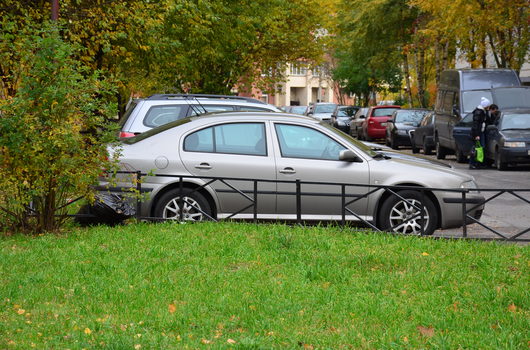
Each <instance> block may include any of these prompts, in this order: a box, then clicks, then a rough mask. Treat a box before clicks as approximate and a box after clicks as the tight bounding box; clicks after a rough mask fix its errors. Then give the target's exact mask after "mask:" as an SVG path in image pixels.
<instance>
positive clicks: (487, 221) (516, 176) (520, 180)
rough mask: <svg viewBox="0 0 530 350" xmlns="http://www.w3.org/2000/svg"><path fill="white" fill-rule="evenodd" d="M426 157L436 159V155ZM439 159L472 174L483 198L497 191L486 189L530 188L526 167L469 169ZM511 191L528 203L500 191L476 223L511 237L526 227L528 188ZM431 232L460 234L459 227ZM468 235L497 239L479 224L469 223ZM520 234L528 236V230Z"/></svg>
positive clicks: (529, 218) (452, 159) (529, 223)
mask: <svg viewBox="0 0 530 350" xmlns="http://www.w3.org/2000/svg"><path fill="white" fill-rule="evenodd" d="M400 151H402V152H405V153H411V154H412V152H411V150H410V149H401V150H400ZM427 157H432V158H433V159H435V158H436V156H427ZM442 161H443V162H445V163H448V164H450V165H452V166H453V167H454V168H456V169H458V170H460V171H462V172H464V173H467V174H470V175H472V176H473V177H474V178H475V180H476V182H477V184H478V186H479V188H481V189H483V191H482V192H483V195H484V197H486V198H490V197H492V196H494V195H496V194H498V193H499V191H487V189H497V190H499V189H514V190H521V189H528V190H530V166H519V167H514V168H509V170H506V171H499V170H497V169H493V168H488V169H469V167H468V165H467V164H461V163H457V162H456V158H455V156H451V155H449V156H447V157H446V159H445V160H442ZM515 193H516V194H517V195H519V196H521V197H523V198H525V199H526V200H528V201H529V202H528V203H527V202H525V201H524V200H522V199H519V198H517V197H515V196H514V195H511V194H508V193H504V194H502V195H500V196H498V197H496V198H495V199H493V200H492V201H490V202H488V203H487V204H486V207H485V210H484V213H483V215H482V218H481V220H480V222H482V223H483V224H484V225H486V226H488V227H491V228H494V229H495V230H497V231H498V232H500V233H503V234H505V235H507V236H512V235H514V234H517V233H519V232H521V231H523V230H525V229H528V228H530V191H528V192H522V191H516V192H515ZM435 235H443V236H448V235H449V236H456V237H461V235H462V228H459V229H451V230H439V231H437V232H436V234H435ZM468 235H469V236H470V237H488V238H500V237H499V236H497V235H496V234H494V233H492V232H490V231H489V230H488V229H486V228H484V227H482V226H480V225H479V224H473V225H469V226H468ZM520 237H521V238H523V239H530V232H527V233H525V234H524V235H522V236H520Z"/></svg>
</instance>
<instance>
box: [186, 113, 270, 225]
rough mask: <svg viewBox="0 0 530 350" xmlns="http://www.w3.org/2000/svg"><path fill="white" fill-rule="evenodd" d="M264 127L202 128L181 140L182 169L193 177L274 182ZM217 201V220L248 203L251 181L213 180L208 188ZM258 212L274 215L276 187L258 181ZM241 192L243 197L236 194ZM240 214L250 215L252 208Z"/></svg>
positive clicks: (250, 124)
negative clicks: (215, 194)
mask: <svg viewBox="0 0 530 350" xmlns="http://www.w3.org/2000/svg"><path fill="white" fill-rule="evenodd" d="M268 134H269V132H268V131H267V128H266V125H265V123H264V122H263V121H261V122H258V121H256V122H228V123H220V124H215V125H209V126H207V127H202V128H201V129H199V130H194V131H192V132H190V133H188V134H186V135H185V136H184V137H183V142H182V147H181V151H180V155H181V159H182V162H183V164H184V166H185V167H186V169H187V170H188V171H189V172H190V173H191V174H192V175H194V176H208V177H222V178H243V179H259V180H261V179H265V180H275V179H276V171H275V163H274V157H273V152H272V149H271V145H270V142H269V140H270V136H269V135H268ZM210 186H211V187H212V188H213V189H214V190H215V192H216V193H217V196H218V200H219V208H217V209H218V213H221V214H222V215H219V217H222V216H226V215H223V214H232V213H236V212H239V211H240V210H241V209H243V208H245V207H246V206H248V205H250V204H252V201H251V200H249V199H248V198H246V197H245V195H246V196H249V197H251V198H253V191H254V182H253V181H243V180H226V181H215V182H214V183H212V184H211V185H210ZM258 190H259V191H263V192H266V193H264V194H260V195H259V196H258V212H259V213H261V214H275V212H276V194H275V192H276V184H275V183H274V182H259V183H258ZM238 191H239V192H242V193H243V194H244V195H243V194H241V193H239V192H238ZM243 213H247V214H249V215H251V214H250V213H253V207H250V208H247V209H246V210H244V211H243ZM247 216H248V215H247Z"/></svg>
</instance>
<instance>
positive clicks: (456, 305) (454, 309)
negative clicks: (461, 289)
mask: <svg viewBox="0 0 530 350" xmlns="http://www.w3.org/2000/svg"><path fill="white" fill-rule="evenodd" d="M458 310H459V309H458V302H456V303H453V311H458Z"/></svg>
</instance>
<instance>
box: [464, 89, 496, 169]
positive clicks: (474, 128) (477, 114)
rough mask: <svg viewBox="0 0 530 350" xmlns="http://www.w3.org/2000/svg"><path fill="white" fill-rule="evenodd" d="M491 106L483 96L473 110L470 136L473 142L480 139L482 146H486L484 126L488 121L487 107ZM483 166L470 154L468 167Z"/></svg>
mask: <svg viewBox="0 0 530 350" xmlns="http://www.w3.org/2000/svg"><path fill="white" fill-rule="evenodd" d="M490 106H491V102H490V100H488V99H487V98H485V97H482V98H481V99H480V104H479V105H478V106H477V108H475V109H474V110H473V124H472V125H471V137H472V138H473V143H476V141H480V144H481V145H482V147H485V146H486V139H485V133H484V132H485V130H486V126H487V124H488V123H489V121H490V117H489V114H488V109H489V107H490ZM482 166H483V164H482V163H479V162H477V160H476V159H475V157H474V156H473V155H472V156H471V157H469V168H470V169H477V168H481V167H482Z"/></svg>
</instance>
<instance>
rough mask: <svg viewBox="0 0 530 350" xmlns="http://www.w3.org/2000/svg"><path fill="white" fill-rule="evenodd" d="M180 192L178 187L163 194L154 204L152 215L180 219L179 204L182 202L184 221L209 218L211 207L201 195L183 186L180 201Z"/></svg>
mask: <svg viewBox="0 0 530 350" xmlns="http://www.w3.org/2000/svg"><path fill="white" fill-rule="evenodd" d="M180 194H181V193H180V189H178V188H177V189H173V190H170V191H168V192H167V193H166V194H164V195H163V196H162V197H161V198H160V200H158V202H157V204H156V207H155V211H154V215H155V216H156V217H158V218H162V219H170V220H180V215H181V214H180V212H181V207H180V204H182V219H183V220H184V221H204V220H209V219H210V218H211V216H212V209H211V208H210V204H209V203H208V201H207V200H206V198H204V196H203V195H201V194H200V193H199V192H196V191H193V190H191V189H188V188H184V189H183V190H182V201H180ZM180 202H182V203H180Z"/></svg>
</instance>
